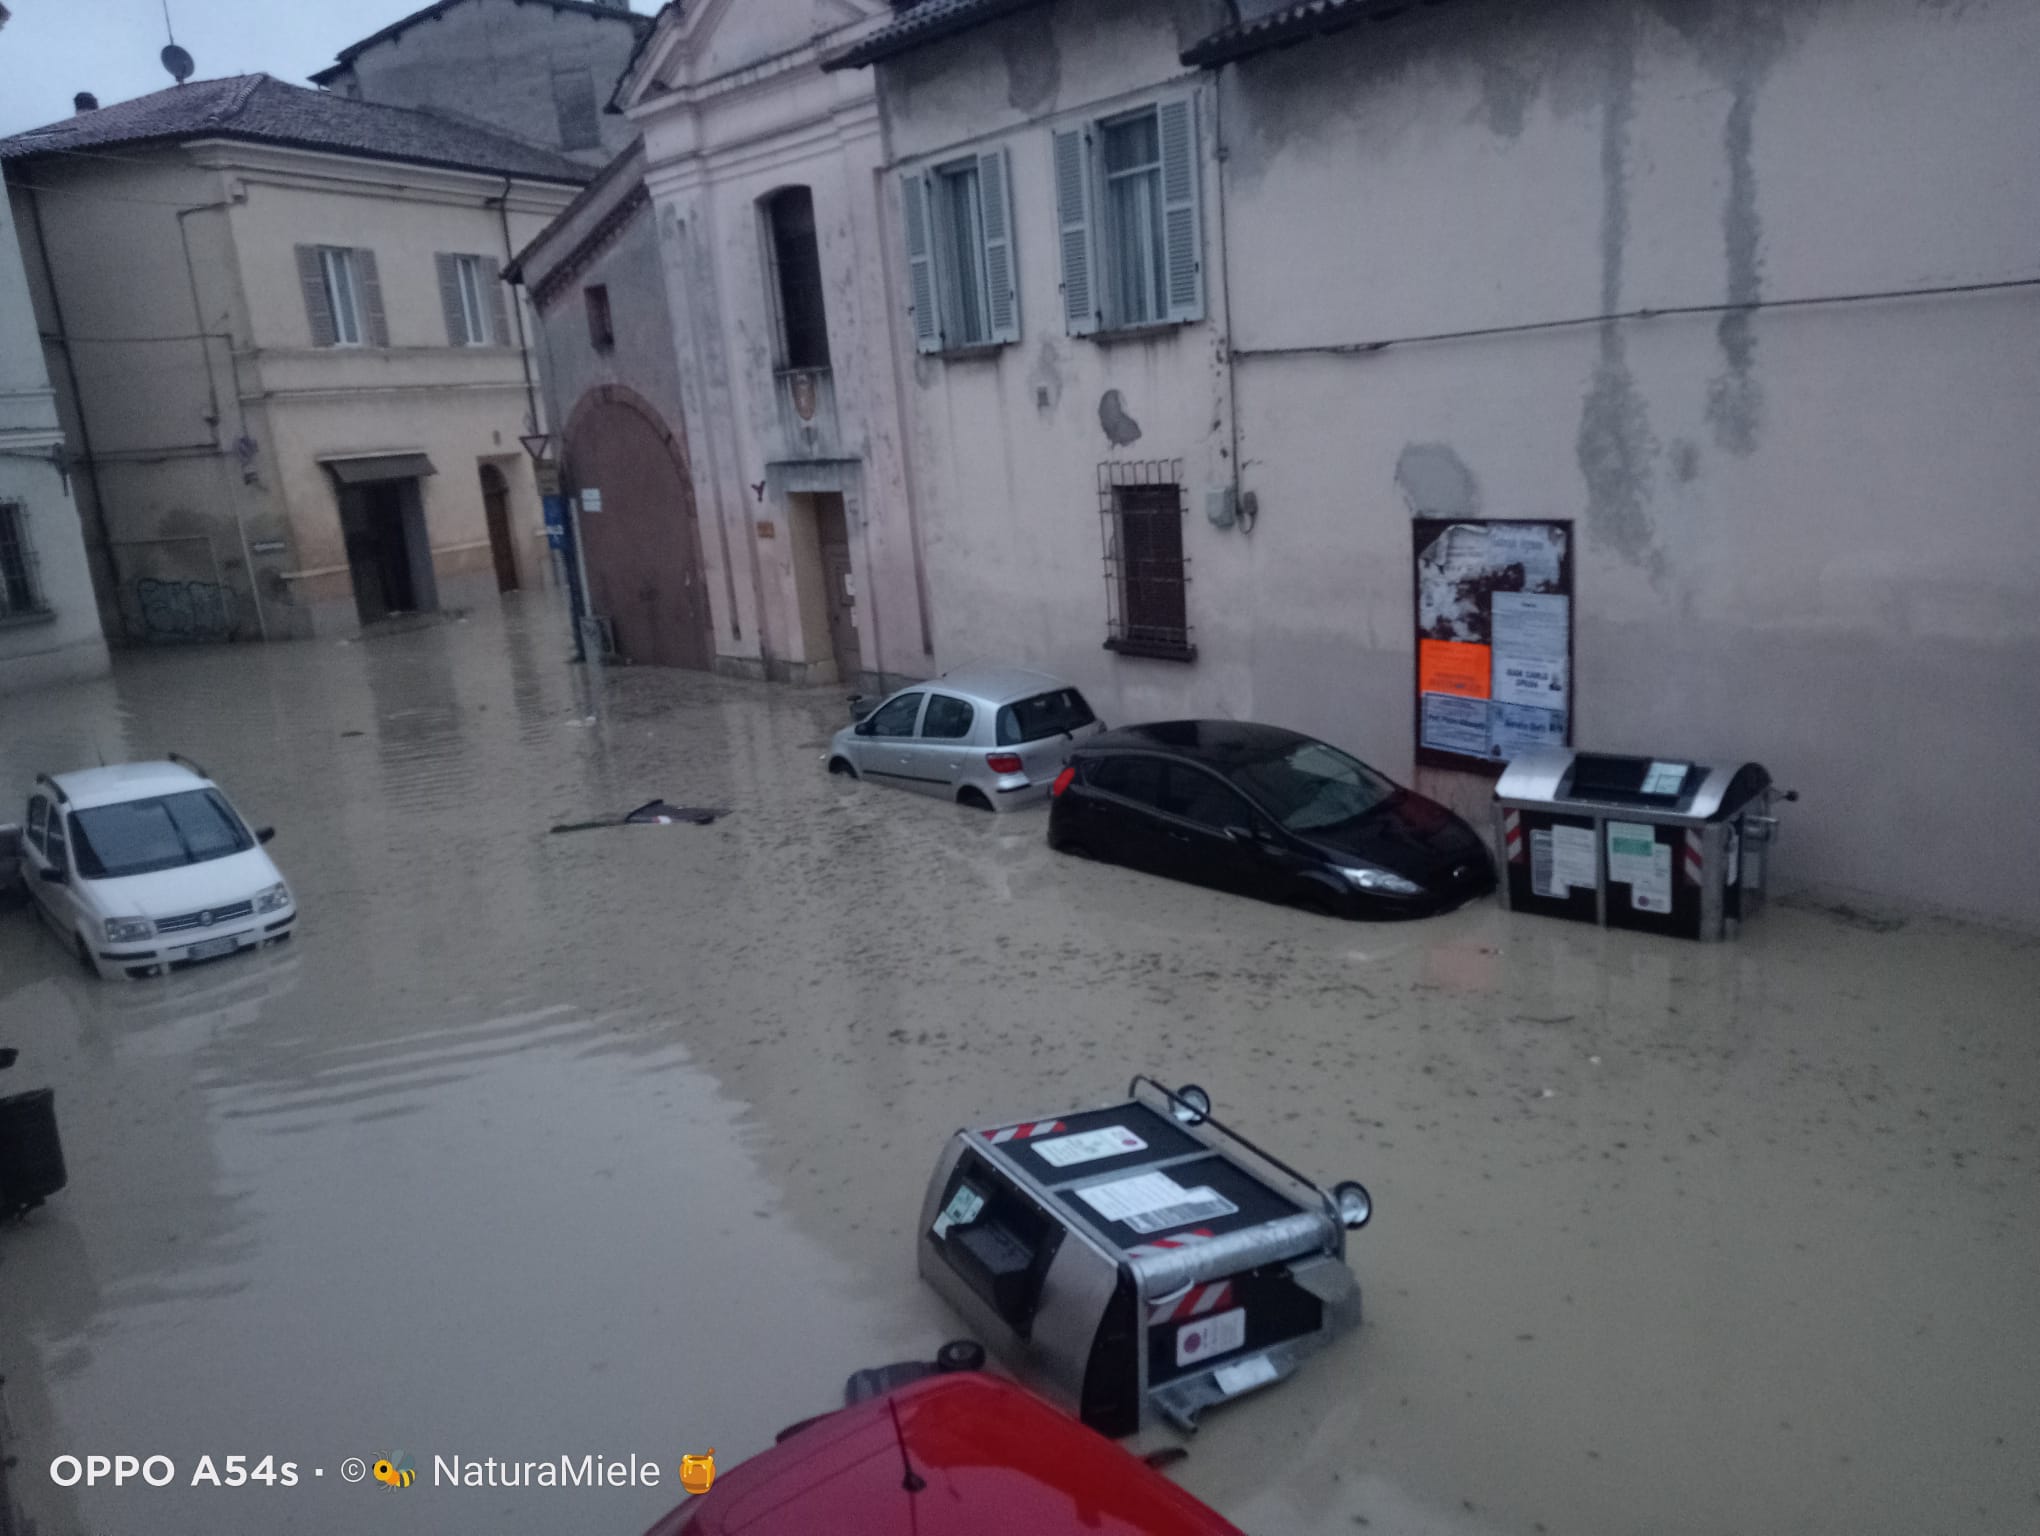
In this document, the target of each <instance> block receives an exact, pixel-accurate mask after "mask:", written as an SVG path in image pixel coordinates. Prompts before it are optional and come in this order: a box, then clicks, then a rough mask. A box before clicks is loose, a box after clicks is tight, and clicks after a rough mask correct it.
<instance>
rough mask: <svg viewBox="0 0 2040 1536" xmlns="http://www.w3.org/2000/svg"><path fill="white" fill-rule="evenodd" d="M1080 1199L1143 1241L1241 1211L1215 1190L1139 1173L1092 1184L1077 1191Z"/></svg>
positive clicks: (1165, 1176) (1155, 1174) (1163, 1174)
mask: <svg viewBox="0 0 2040 1536" xmlns="http://www.w3.org/2000/svg"><path fill="white" fill-rule="evenodd" d="M1077 1198H1078V1199H1080V1200H1082V1201H1083V1202H1084V1204H1086V1205H1088V1206H1089V1207H1090V1208H1091V1209H1092V1210H1094V1211H1096V1212H1097V1213H1098V1214H1099V1215H1100V1216H1103V1217H1104V1218H1105V1219H1106V1220H1107V1221H1119V1222H1124V1223H1125V1224H1126V1225H1127V1226H1129V1227H1131V1228H1133V1230H1134V1231H1136V1232H1138V1233H1140V1234H1141V1236H1143V1237H1147V1236H1150V1235H1152V1234H1154V1233H1156V1232H1166V1231H1168V1230H1169V1228H1171V1227H1181V1226H1187V1225H1188V1224H1189V1223H1191V1222H1193V1221H1207V1220H1209V1219H1210V1218H1211V1217H1213V1216H1230V1215H1232V1214H1233V1213H1234V1212H1236V1211H1238V1210H1239V1207H1238V1206H1236V1205H1234V1204H1233V1203H1232V1202H1231V1201H1230V1200H1228V1199H1226V1198H1225V1196H1223V1195H1221V1194H1219V1193H1218V1192H1217V1191H1216V1190H1214V1189H1211V1188H1209V1187H1200V1188H1197V1189H1185V1188H1184V1187H1183V1186H1182V1185H1180V1184H1178V1183H1177V1182H1176V1181H1175V1180H1174V1179H1172V1178H1170V1177H1169V1176H1168V1175H1167V1174H1166V1173H1137V1174H1134V1175H1133V1176H1132V1177H1131V1178H1126V1179H1114V1180H1113V1181H1112V1182H1111V1183H1109V1184H1093V1185H1092V1186H1091V1187H1090V1188H1089V1189H1080V1190H1078V1191H1077Z"/></svg>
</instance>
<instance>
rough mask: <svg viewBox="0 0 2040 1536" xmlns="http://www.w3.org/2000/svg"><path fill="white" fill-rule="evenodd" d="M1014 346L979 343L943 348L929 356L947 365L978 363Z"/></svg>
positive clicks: (1005, 342) (1001, 343) (1008, 343)
mask: <svg viewBox="0 0 2040 1536" xmlns="http://www.w3.org/2000/svg"><path fill="white" fill-rule="evenodd" d="M1012 345H1013V343H1012V342H1010V341H977V342H972V343H971V344H970V345H969V346H967V347H943V348H941V349H940V350H938V351H934V352H930V353H928V354H927V355H928V356H930V357H932V358H936V359H938V360H940V361H942V362H945V363H976V362H982V361H984V360H985V359H986V358H992V357H997V356H998V355H999V354H1000V353H1001V352H1003V351H1005V350H1006V348H1008V347H1010V346H1012Z"/></svg>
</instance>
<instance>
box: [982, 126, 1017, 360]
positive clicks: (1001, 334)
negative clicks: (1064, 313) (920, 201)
mask: <svg viewBox="0 0 2040 1536" xmlns="http://www.w3.org/2000/svg"><path fill="white" fill-rule="evenodd" d="M977 163H978V197H979V200H980V201H981V202H982V203H983V204H984V211H985V318H986V320H987V321H988V322H989V324H990V326H991V338H990V339H991V340H993V341H1018V340H1019V339H1020V278H1019V263H1018V262H1016V261H1015V260H1014V254H1013V251H1014V247H1013V176H1012V172H1011V169H1010V166H1009V163H1008V161H1007V159H1006V152H1005V151H1004V150H1003V149H995V150H993V151H992V152H991V153H990V154H988V155H979V156H978V162H977Z"/></svg>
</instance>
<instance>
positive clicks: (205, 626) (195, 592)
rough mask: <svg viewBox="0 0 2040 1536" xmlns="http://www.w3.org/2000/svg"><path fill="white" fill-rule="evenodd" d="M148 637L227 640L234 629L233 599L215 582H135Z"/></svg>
mask: <svg viewBox="0 0 2040 1536" xmlns="http://www.w3.org/2000/svg"><path fill="white" fill-rule="evenodd" d="M135 602H136V605H137V606H138V607H139V608H140V610H141V615H142V638H144V639H145V640H226V639H230V638H231V637H232V635H233V632H234V620H233V599H232V595H231V594H230V593H229V592H228V591H227V589H226V588H225V587H224V586H222V585H220V584H219V583H218V582H214V581H165V580H161V579H159V578H158V577H154V576H143V577H139V578H137V580H136V581H135Z"/></svg>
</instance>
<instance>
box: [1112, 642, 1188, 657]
mask: <svg viewBox="0 0 2040 1536" xmlns="http://www.w3.org/2000/svg"><path fill="white" fill-rule="evenodd" d="M1105 649H1106V650H1108V651H1116V652H1118V653H1119V654H1120V655H1121V656H1146V657H1148V658H1150V659H1152V660H1154V661H1195V660H1196V659H1197V647H1196V646H1194V645H1175V644H1171V643H1170V642H1169V641H1167V640H1118V639H1114V640H1107V641H1106V642H1105Z"/></svg>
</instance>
